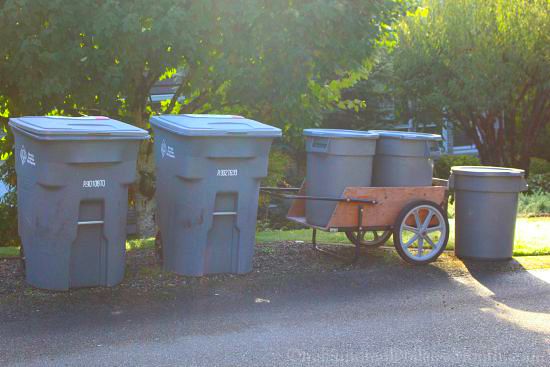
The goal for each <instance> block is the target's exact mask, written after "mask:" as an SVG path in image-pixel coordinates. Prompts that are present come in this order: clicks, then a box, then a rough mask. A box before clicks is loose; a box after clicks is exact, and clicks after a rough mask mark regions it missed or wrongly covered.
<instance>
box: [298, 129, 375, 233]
mask: <svg viewBox="0 0 550 367" xmlns="http://www.w3.org/2000/svg"><path fill="white" fill-rule="evenodd" d="M304 136H305V137H306V152H307V173H306V192H307V194H308V195H309V196H322V197H341V196H342V194H343V192H344V189H345V188H346V187H348V186H371V174H372V160H373V157H374V153H375V150H376V141H377V139H378V134H376V133H371V132H366V131H353V130H336V129H305V130H304ZM336 204H337V203H336V202H331V201H319V200H307V201H306V220H307V222H308V223H309V224H313V225H317V226H322V227H325V226H326V225H327V223H328V221H329V220H330V217H331V215H332V212H333V211H334V208H335V207H336Z"/></svg>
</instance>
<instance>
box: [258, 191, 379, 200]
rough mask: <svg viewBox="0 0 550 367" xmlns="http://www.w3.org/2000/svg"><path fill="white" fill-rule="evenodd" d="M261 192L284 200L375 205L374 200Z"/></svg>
mask: <svg viewBox="0 0 550 367" xmlns="http://www.w3.org/2000/svg"><path fill="white" fill-rule="evenodd" d="M263 191H265V192H266V193H268V194H271V195H274V196H278V197H281V198H284V199H294V200H319V201H338V202H344V203H362V204H376V200H371V199H358V198H334V197H329V196H309V195H288V194H280V193H278V192H269V189H268V188H264V189H263ZM279 191H284V190H279Z"/></svg>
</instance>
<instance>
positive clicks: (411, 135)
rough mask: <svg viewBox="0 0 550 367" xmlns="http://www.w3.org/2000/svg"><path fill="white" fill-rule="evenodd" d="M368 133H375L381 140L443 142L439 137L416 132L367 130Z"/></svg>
mask: <svg viewBox="0 0 550 367" xmlns="http://www.w3.org/2000/svg"><path fill="white" fill-rule="evenodd" d="M369 131H370V132H373V133H377V134H378V135H380V137H382V138H395V139H404V140H433V141H440V140H443V139H442V138H441V135H437V134H427V133H417V132H416V131H392V130H369Z"/></svg>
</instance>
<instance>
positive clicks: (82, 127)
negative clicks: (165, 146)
mask: <svg viewBox="0 0 550 367" xmlns="http://www.w3.org/2000/svg"><path fill="white" fill-rule="evenodd" d="M10 125H11V126H13V127H15V128H18V129H19V130H23V131H24V132H27V133H31V134H34V135H35V136H37V137H38V138H40V137H43V138H54V137H65V138H66V137H75V138H76V137H84V138H85V137H92V136H93V137H97V136H105V137H119V138H133V139H145V138H147V137H148V136H149V135H148V133H147V131H145V130H143V129H140V128H137V127H135V126H132V125H129V124H126V123H124V122H121V121H117V120H113V119H111V118H109V117H105V116H83V117H67V116H23V117H16V118H11V119H10Z"/></svg>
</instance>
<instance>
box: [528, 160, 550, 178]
mask: <svg viewBox="0 0 550 367" xmlns="http://www.w3.org/2000/svg"><path fill="white" fill-rule="evenodd" d="M543 174H550V162H549V161H547V160H545V159H542V158H536V157H535V158H531V162H530V164H529V175H543Z"/></svg>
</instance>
